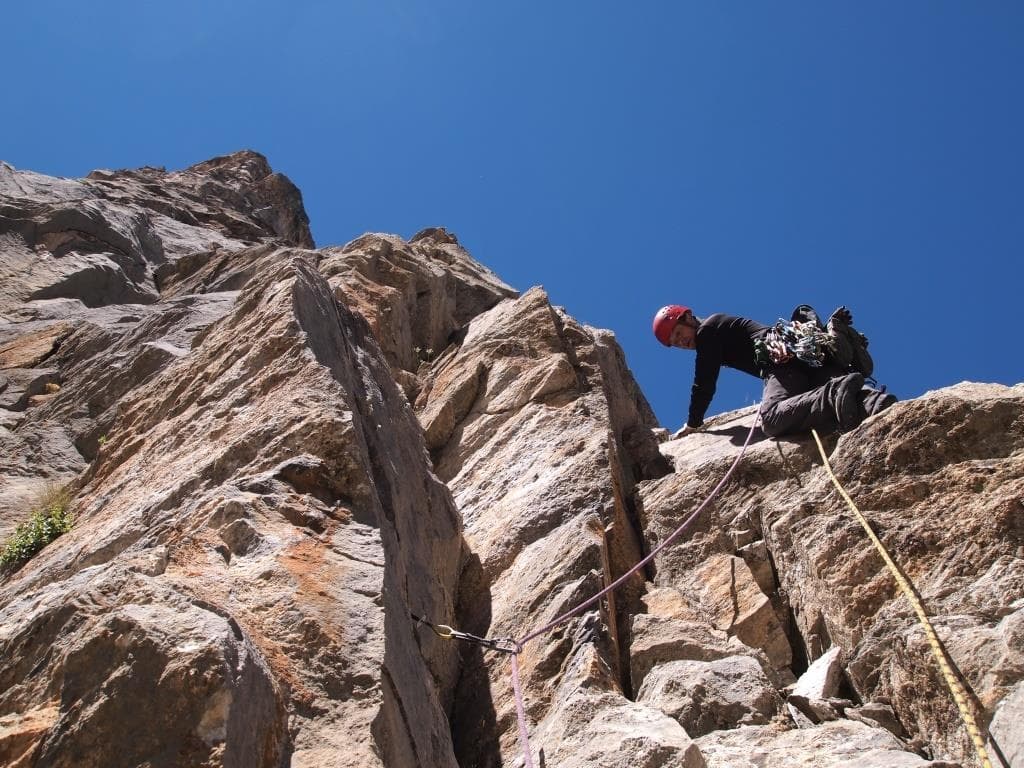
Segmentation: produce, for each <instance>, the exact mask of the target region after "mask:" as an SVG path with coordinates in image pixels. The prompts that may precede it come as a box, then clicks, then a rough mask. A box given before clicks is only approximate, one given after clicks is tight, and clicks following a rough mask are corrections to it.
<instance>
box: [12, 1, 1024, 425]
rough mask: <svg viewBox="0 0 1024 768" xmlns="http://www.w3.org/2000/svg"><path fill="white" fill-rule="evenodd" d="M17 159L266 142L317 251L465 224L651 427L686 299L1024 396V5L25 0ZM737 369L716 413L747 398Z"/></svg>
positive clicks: (41, 167)
mask: <svg viewBox="0 0 1024 768" xmlns="http://www.w3.org/2000/svg"><path fill="white" fill-rule="evenodd" d="M3 38H4V41H3V46H2V47H0V66H2V67H3V71H4V72H5V73H6V75H7V76H6V78H5V87H4V94H3V97H2V98H3V102H2V103H3V107H2V114H0V159H3V160H6V161H7V162H10V163H12V164H13V165H15V166H16V167H19V168H24V169H32V170H37V171H40V172H44V173H49V174H54V175H61V176H73V177H75V176H82V175H84V174H86V173H88V172H89V171H90V170H92V169H94V168H121V167H135V166H139V165H164V166H167V167H168V168H170V169H178V168H182V167H185V166H187V165H190V164H192V163H195V162H198V161H201V160H204V159H207V158H209V157H212V156H214V155H218V154H224V153H227V152H231V151H234V150H238V149H243V148H251V149H255V150H258V151H260V152H262V153H263V154H265V155H267V157H268V158H269V159H270V162H271V164H272V165H273V166H274V168H275V169H276V170H279V171H281V172H283V173H285V174H287V175H288V176H289V177H291V179H292V180H293V181H295V183H296V184H298V186H299V187H300V189H301V190H302V192H303V195H304V199H305V203H306V208H307V210H308V212H309V215H310V218H311V220H312V227H313V234H314V237H315V238H316V241H317V244H318V245H320V246H324V245H331V244H340V243H344V242H347V241H348V240H350V239H352V238H354V237H356V236H358V235H360V234H361V233H363V232H366V231H383V232H393V233H397V234H399V235H402V236H405V237H408V236H410V235H412V234H413V233H414V232H415V231H417V230H418V229H420V228H422V227H425V226H445V227H447V228H448V229H450V230H451V231H453V232H455V233H456V234H457V235H458V236H459V238H460V240H461V241H462V243H463V244H464V245H465V246H466V247H467V248H468V249H469V250H470V252H471V253H472V254H473V255H474V256H475V257H476V258H477V259H478V260H480V261H482V262H484V263H485V264H487V265H488V266H489V267H491V268H492V269H494V270H495V271H496V272H497V273H498V274H499V275H500V276H501V277H502V278H503V279H504V280H505V281H506V282H508V283H510V284H511V285H513V286H514V287H516V288H518V289H520V290H525V289H527V288H529V287H530V286H531V285H536V284H542V285H544V287H545V288H546V289H547V290H548V292H549V294H550V295H551V298H552V301H553V302H554V303H555V304H558V305H561V306H564V307H565V308H566V309H567V310H568V311H569V313H570V314H572V315H574V316H575V317H576V318H578V319H580V320H582V321H583V322H586V323H588V324H591V325H596V326H600V327H605V328H610V329H612V330H613V331H614V332H615V333H616V335H617V336H618V339H619V342H620V343H621V344H622V346H623V348H624V349H625V352H626V357H627V360H628V362H629V364H630V366H631V368H632V369H633V371H634V373H635V374H636V376H637V378H638V380H639V382H640V384H641V386H642V388H643V390H644V392H645V393H646V394H647V396H648V398H649V399H650V401H651V403H652V405H653V406H654V408H655V411H656V412H657V414H658V416H659V418H660V420H661V421H662V423H663V424H664V425H665V426H668V427H670V428H676V427H678V426H679V425H680V424H681V423H682V422H683V421H684V417H685V408H686V405H687V403H688V400H689V387H690V382H691V377H692V371H693V355H692V353H687V352H683V351H679V350H666V349H664V348H662V347H660V346H659V345H658V343H657V341H656V340H655V339H654V337H653V336H652V335H651V331H650V321H651V316H652V315H653V313H654V311H655V310H656V309H657V308H658V307H659V306H660V305H662V304H665V303H685V304H689V305H691V306H692V307H693V308H694V309H695V311H696V312H697V314H698V315H707V314H710V313H712V312H716V311H723V312H728V313H732V314H741V315H747V316H749V317H753V318H755V319H759V320H761V321H762V322H771V321H773V320H774V319H775V318H776V317H778V316H780V315H785V314H787V313H788V312H789V310H790V309H791V308H792V307H793V306H794V305H795V304H798V303H801V302H805V301H806V302H809V303H811V304H814V305H815V306H816V307H818V309H819V310H821V311H822V312H823V313H825V314H827V313H828V312H830V311H831V310H832V309H833V308H834V307H835V306H837V305H839V304H847V305H849V306H850V307H851V308H852V309H853V312H854V316H855V319H856V321H857V325H858V326H859V327H860V328H861V330H863V331H864V332H865V333H867V334H868V336H870V337H871V340H872V346H871V349H872V352H873V353H874V355H875V360H876V365H877V372H878V376H879V378H880V380H882V381H883V382H885V383H886V384H888V385H889V388H890V389H891V390H892V391H894V392H896V393H897V394H898V395H902V396H907V397H909V396H915V395H918V394H921V393H922V392H924V391H926V390H928V389H933V388H937V387H942V386H945V385H948V384H952V383H955V382H958V381H961V380H964V379H972V380H979V381H998V382H1003V383H1014V382H1017V381H1021V380H1024V362H1022V360H1024V357H1022V347H1024V345H1022V344H1021V340H1020V338H1019V334H1018V332H1017V329H1018V327H1019V326H1020V320H1019V318H1018V311H1019V304H1020V298H1019V297H1020V293H1021V286H1022V280H1021V277H1022V271H1024V268H1022V267H1021V264H1020V262H1021V257H1022V256H1024V3H1021V2H1019V1H1017V2H995V1H993V2H976V1H973V0H972V1H967V0H964V2H957V3H952V2H943V1H941V0H927V1H907V2H897V3H890V2H858V3H850V2H843V3H839V2H819V1H818V0H815V1H813V2H811V1H808V2H802V3H792V2H773V3H726V2H703V3H696V2H682V1H680V0H674V1H671V2H669V1H667V0H666V1H665V2H644V1H643V0H638V2H632V3H624V2H604V1H602V0H593V1H590V2H568V1H567V2H533V1H529V2H522V1H520V2H504V3H489V2H479V0H477V1H475V2H473V1H470V0H432V1H431V2H426V1H425V0H424V1H423V2H406V1H405V0H360V1H359V2H341V1H338V2H307V1H305V0H292V1H291V2H287V3H286V2H266V1H254V0H246V1H245V2H242V1H241V0H238V1H237V2H217V1H216V0H202V1H200V0H179V1H178V2H174V3H168V2H145V1H144V0H131V1H130V2H125V1H113V0H111V1H104V0H97V2H93V3H84V2H81V1H80V0H62V1H61V2H54V1H53V0H34V1H33V2H31V3H28V2H24V3H9V4H7V7H5V9H4V35H3ZM759 396H760V386H759V382H758V381H757V380H756V379H753V378H750V377H748V376H746V375H744V374H741V373H738V372H733V371H728V370H725V371H723V373H722V378H721V380H720V384H719V394H718V396H717V397H716V399H715V402H714V403H713V404H712V407H711V411H710V413H715V412H718V411H721V410H727V409H730V408H734V407H739V406H742V405H745V404H749V403H753V402H756V401H757V400H758V398H759Z"/></svg>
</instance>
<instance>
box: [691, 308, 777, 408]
mask: <svg viewBox="0 0 1024 768" xmlns="http://www.w3.org/2000/svg"><path fill="white" fill-rule="evenodd" d="M767 330H768V326H765V325H761V324H760V323H758V322H755V321H754V320H748V319H747V318H745V317H734V316H733V315H723V314H720V313H719V314H715V315H711V316H710V317H708V318H707V319H705V320H702V321H701V324H700V327H699V328H697V363H696V367H695V369H694V372H693V389H692V390H691V392H690V414H689V418H688V419H687V421H686V423H687V424H689V425H690V426H691V427H699V426H701V425H702V424H703V423H704V414H705V413H706V412H707V410H708V406H709V405H711V399H712V398H713V397H714V396H715V386H716V385H717V384H718V372H719V371H720V370H721V368H722V366H723V365H725V366H728V367H729V368H735V369H736V370H738V371H743V372H744V373H749V374H750V375H751V376H757V377H758V378H761V370H760V367H759V366H758V364H757V360H756V359H755V358H754V340H755V339H758V338H760V337H761V336H763V335H764V334H765V332H766V331H767Z"/></svg>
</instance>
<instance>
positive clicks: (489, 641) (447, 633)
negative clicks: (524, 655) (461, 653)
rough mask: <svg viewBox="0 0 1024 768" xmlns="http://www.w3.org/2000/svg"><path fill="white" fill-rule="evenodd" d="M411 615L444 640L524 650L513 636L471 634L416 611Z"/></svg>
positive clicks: (506, 649)
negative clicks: (428, 618) (435, 621)
mask: <svg viewBox="0 0 1024 768" xmlns="http://www.w3.org/2000/svg"><path fill="white" fill-rule="evenodd" d="M409 616H410V617H412V620H413V621H415V622H416V623H417V624H422V625H424V626H426V627H428V628H429V629H430V630H431V631H432V632H433V633H434V634H435V635H437V636H438V637H440V638H441V639H443V640H462V641H463V642H465V643H473V644H474V645H480V646H483V647H484V648H489V649H490V650H492V651H500V652H501V653H511V654H516V653H520V652H521V651H522V650H523V647H522V646H521V645H519V643H517V642H516V641H515V640H513V639H512V638H511V637H478V636H477V635H471V634H470V633H469V632H460V631H459V630H457V629H452V628H451V627H449V626H448V625H447V624H432V623H431V622H429V621H427V619H425V618H423V617H422V616H417V615H416V614H415V613H410V614H409Z"/></svg>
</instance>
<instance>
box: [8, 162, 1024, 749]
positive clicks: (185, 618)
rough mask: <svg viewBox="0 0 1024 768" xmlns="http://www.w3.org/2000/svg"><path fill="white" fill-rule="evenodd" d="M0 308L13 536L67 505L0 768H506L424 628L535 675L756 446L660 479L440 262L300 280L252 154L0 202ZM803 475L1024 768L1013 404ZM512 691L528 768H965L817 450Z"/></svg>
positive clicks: (499, 723) (309, 248)
mask: <svg viewBox="0 0 1024 768" xmlns="http://www.w3.org/2000/svg"><path fill="white" fill-rule="evenodd" d="M0 286H2V288H0V533H2V534H4V535H6V534H8V533H10V532H11V531H12V530H13V529H14V527H15V526H16V525H17V524H18V523H20V522H22V521H23V520H25V519H26V518H27V517H28V515H29V513H30V512H31V510H32V506H33V503H34V502H35V500H36V499H37V498H38V496H39V494H40V493H41V492H42V491H43V490H44V489H45V488H46V487H47V486H50V485H54V484H56V485H65V484H66V485H69V486H70V488H71V491H72V493H73V504H72V509H73V512H74V515H75V520H76V522H75V525H74V527H73V529H72V530H71V531H70V532H69V533H66V534H64V535H63V536H61V537H60V538H59V539H57V540H56V541H55V542H53V543H52V544H50V545H49V546H47V547H46V548H45V549H43V550H42V551H41V552H40V553H39V554H38V555H36V556H35V557H34V558H33V559H32V560H30V561H29V562H28V563H27V564H25V565H23V566H22V567H20V568H19V569H17V570H12V569H7V570H6V571H5V572H3V574H2V576H0V763H2V764H3V765H11V766H19V767H28V766H137V765H149V766H153V767H154V768H155V767H157V766H168V767H169V766H197V765H203V766H215V765H224V766H239V767H242V766H246V767H247V766H268V768H269V767H273V768H277V767H278V766H286V765H287V766H316V767H317V768H328V767H331V766H372V765H381V766H389V767H390V766H394V767H396V768H404V766H423V767H424V768H426V767H427V766H430V767H434V766H452V768H454V766H462V768H471V767H472V768H492V767H493V768H497V766H515V765H522V755H521V748H520V745H519V743H518V736H517V719H516V714H515V703H514V698H513V695H512V688H511V683H510V658H509V656H507V655H505V654H502V653H499V652H496V651H492V650H485V649H483V648H481V647H480V646H478V645H473V644H468V643H459V642H457V641H452V640H445V639H442V638H439V637H438V636H437V635H436V634H435V633H434V632H432V631H431V630H430V628H429V627H428V626H427V625H425V624H417V623H415V622H414V621H413V620H412V615H416V616H421V617H425V618H427V619H428V620H429V621H431V622H433V623H435V624H446V625H450V626H453V627H456V628H457V629H460V630H462V631H465V632H470V633H473V634H476V635H480V636H486V637H512V638H519V639H522V638H524V637H525V636H526V635H528V634H530V633H531V632H533V631H534V630H536V629H538V628H539V627H541V626H543V625H544V624H546V623H547V622H549V621H550V620H552V619H553V618H555V617H556V616H559V615H560V614H562V613H563V612H565V611H566V610H568V609H570V608H572V607H574V606H576V605H578V604H579V603H580V602H581V601H583V600H585V599H587V598H589V597H591V596H593V595H595V594H597V592H598V591H600V590H601V589H602V588H603V586H604V585H606V584H608V583H610V582H611V581H612V580H614V579H616V578H618V577H619V576H620V575H622V574H624V573H625V572H626V571H628V570H629V569H630V567H631V566H632V565H633V564H634V563H636V562H637V561H638V560H639V559H640V558H641V557H642V556H643V555H644V554H645V553H646V552H648V551H650V550H651V548H652V547H654V546H656V545H657V544H658V543H659V542H660V541H662V540H664V538H665V537H667V536H668V535H669V534H670V533H671V532H672V531H673V530H674V529H675V528H676V526H677V525H678V524H679V523H680V522H681V521H682V520H683V519H684V518H685V517H686V516H687V515H689V514H690V512H692V511H693V510H694V509H695V508H696V507H697V506H698V505H699V504H700V503H701V502H702V501H703V500H704V498H705V497H706V496H707V494H708V493H709V492H710V490H711V488H712V487H713V486H714V485H715V484H716V483H717V482H718V481H719V480H720V479H721V477H722V475H723V474H724V473H725V472H726V470H727V469H728V466H729V465H730V463H731V462H732V460H733V459H734V458H735V456H736V454H737V453H738V452H739V451H740V446H741V444H742V443H743V440H744V439H745V437H746V434H747V431H748V429H749V428H750V426H751V424H752V423H753V420H754V418H755V414H754V411H753V409H746V410H743V411H737V412H734V413H730V414H723V415H721V416H719V417H716V418H715V419H712V420H710V421H709V428H708V430H707V431H705V432H703V433H698V434H694V435H691V436H687V437H686V438H683V439H680V440H676V441H671V442H664V441H663V440H664V438H663V436H664V432H663V431H662V430H659V429H658V425H657V423H656V420H655V418H654V415H653V413H652V412H651V409H650V407H649V406H648V404H647V402H646V400H645V399H644V396H643V394H642V393H641V392H640V390H639V388H638V387H637V385H636V382H635V381H634V380H633V377H632V375H631V374H630V372H629V368H628V366H627V364H626V359H625V356H624V354H623V351H622V350H621V349H620V348H619V346H618V344H617V343H616V341H615V339H614V337H613V336H612V334H610V333H609V332H607V331H602V330H599V329H595V328H590V327H588V326H585V325H582V324H580V323H578V322H577V321H575V320H574V319H573V318H572V317H570V316H569V315H567V314H566V312H565V311H564V310H563V309H561V308H560V307H557V306H553V305H552V304H551V303H550V301H549V298H548V296H547V294H546V293H545V292H544V290H543V289H542V288H540V287H535V288H531V289H530V290H528V291H526V292H525V293H522V294H520V293H519V292H517V291H515V290H514V289H512V288H510V287H509V286H507V285H505V284H504V283H503V282H502V281H501V280H500V278H499V277H497V276H496V275H494V274H493V273H492V272H490V271H489V270H488V269H487V268H485V267H483V266H482V265H480V264H479V263H477V262H476V261H474V260H473V258H472V257H471V256H470V255H469V254H468V253H467V252H466V251H465V249H463V248H462V246H461V245H460V244H459V243H458V240H457V238H456V237H455V236H454V235H453V234H451V233H449V232H447V231H445V230H444V229H441V228H429V229H425V230H423V231H421V232H419V233H417V234H415V235H414V236H412V237H411V238H410V239H409V240H403V239H402V238H400V237H397V236H394V235H385V234H367V235H364V236H362V237H360V238H358V239H356V240H354V241H352V242H351V243H348V244H347V245H344V246H341V247H330V248H323V249H315V248H314V244H313V242H312V239H311V238H310V235H309V228H308V220H307V219H306V215H305V212H304V210H303V208H302V203H301V195H300V194H299V192H298V190H297V189H295V187H294V186H293V185H292V184H291V182H289V181H288V180H287V179H286V178H285V177H283V176H281V175H280V174H277V173H274V172H273V171H272V169H271V168H270V167H269V165H268V164H267V162H266V160H265V159H264V158H263V157H262V156H260V155H258V154H256V153H254V152H240V153H236V154H234V155H229V156H226V157H222V158H216V159H214V160H210V161H207V162H205V163H200V164H198V165H195V166H192V167H191V168H188V169H186V170H184V171H179V172H170V173H169V172H166V171H164V170H162V169H153V168H143V169H139V170H133V171H114V172H111V171H97V172H94V173H93V174H90V176H89V177H88V178H86V179H82V180H68V179H54V178H50V177H45V176H41V175H39V174H34V173H31V172H24V171H17V170H15V169H13V168H11V167H10V166H8V165H5V164H0ZM659 441H661V442H659ZM826 447H827V450H828V451H829V452H830V454H831V461H832V463H833V466H834V467H835V470H836V472H837V474H838V475H839V477H840V479H841V480H842V482H843V483H844V484H845V485H846V487H847V488H848V490H849V491H850V493H851V494H852V495H853V497H854V498H855V499H856V500H857V502H858V504H859V506H860V507H861V509H862V510H863V511H864V512H865V514H866V515H867V516H868V517H869V518H870V519H871V521H872V524H873V525H874V526H875V529H876V531H877V532H878V533H879V535H880V536H881V537H882V539H883V540H884V541H885V543H886V545H887V546H888V547H889V548H890V550H891V551H892V554H893V556H894V557H895V559H896V560H897V562H899V563H900V564H901V566H902V567H903V569H904V571H905V572H906V574H907V575H908V576H909V577H910V578H911V579H912V580H913V581H914V583H915V585H916V587H917V589H918V590H919V592H920V593H921V596H922V598H923V599H924V602H925V604H926V606H927V608H928V611H929V613H930V614H931V616H932V620H933V623H934V624H935V626H936V629H937V631H938V632H939V634H940V636H941V637H942V639H943V641H944V643H945V644H946V647H947V648H948V650H949V653H950V655H951V658H952V660H953V662H954V663H955V664H956V666H957V667H958V669H959V670H960V672H961V673H962V675H963V677H964V680H965V682H966V684H967V685H968V687H969V690H970V695H971V697H972V701H971V704H972V706H973V707H974V708H975V711H976V714H977V716H978V719H979V723H980V724H981V725H982V726H983V727H984V728H987V727H988V726H989V724H990V723H991V729H992V734H993V736H994V738H995V741H996V742H998V745H999V747H1001V748H1002V752H1003V753H1004V754H1005V755H1006V757H1007V759H1008V761H1009V764H1010V765H1014V766H1018V768H1020V766H1019V763H1020V759H1021V757H1020V756H1021V754H1022V751H1024V750H1022V747H1021V742H1020V735H1019V734H1020V732H1021V729H1020V727H1019V722H1020V717H1019V715H1020V713H1021V710H1022V707H1021V700H1022V695H1021V691H1022V690H1024V454H1022V449H1024V384H1019V385H1017V386H1015V387H1006V386H1001V385H993V384H972V383H963V384H959V385H956V386H953V387H949V388H946V389H943V390H939V391H937V392H933V393H929V394H928V395H926V396H924V397H921V398H918V399H916V400H912V401H908V402H904V403H899V404H897V405H896V406H894V407H893V408H891V409H889V410H888V411H886V412H885V413H883V414H881V415H880V416H877V417H874V418H872V419H870V420H869V421H867V422H865V423H864V424H863V425H862V426H861V427H859V428H858V429H856V430H854V431H853V432H850V433H848V434H845V435H843V436H842V437H841V438H838V437H836V436H827V437H826ZM819 659H820V662H819V663H818V664H816V665H813V667H812V663H813V662H815V661H816V660H819ZM519 664H520V667H521V679H522V683H523V693H524V699H525V712H526V720H527V728H528V730H529V732H530V737H531V743H532V747H533V753H534V765H558V766H563V767H564V766H571V767H573V768H584V767H586V766H590V767H592V768H597V766H645V767H646V768H660V767H667V766H683V767H686V768H700V767H701V766H710V767H712V768H714V766H723V767H724V766H758V767H760V766H799V765H815V766H832V765H834V766H840V765H842V766H863V768H872V767H873V766H879V767H880V768H881V766H918V765H922V766H923V765H934V766H946V767H948V766H952V765H957V764H959V765H965V766H971V765H975V764H976V759H975V757H974V753H973V750H972V749H971V746H970V743H969V741H968V740H967V737H966V733H965V731H964V728H963V726H962V724H961V722H960V719H959V714H958V712H957V710H956V708H955V706H954V705H953V703H952V701H951V699H950V697H949V695H948V693H947V692H946V690H945V687H944V684H943V682H942V680H941V678H940V675H939V672H938V670H937V668H936V666H935V663H934V661H933V660H932V658H931V655H930V651H929V648H928V645H927V643H926V642H925V639H924V636H923V633H922V631H921V630H920V628H919V627H918V625H917V622H916V619H915V617H914V616H913V612H912V610H911V609H910V606H909V605H908V604H907V602H906V600H905V599H903V598H902V597H900V595H899V594H898V591H897V589H896V586H895V584H894V582H893V580H892V578H891V576H890V575H889V574H888V572H887V570H886V569H885V566H884V564H883V563H882V561H881V559H880V558H879V557H878V555H877V554H876V553H875V552H874V550H873V548H872V547H871V545H870V543H869V541H868V539H867V538H866V536H865V535H864V533H863V531H862V530H861V529H860V526H859V525H858V524H857V523H856V521H855V520H854V519H852V517H851V516H850V514H849V512H848V511H847V510H846V508H845V505H844V504H843V503H842V501H841V499H839V498H838V496H837V495H836V494H835V492H834V490H833V489H832V486H831V483H830V482H829V480H828V478H827V476H826V474H825V472H824V471H823V469H822V468H821V467H820V458H819V457H818V455H817V450H816V448H815V447H814V444H813V442H812V441H810V440H807V439H789V440H780V441H769V440H765V439H764V438H763V435H761V434H760V433H759V432H758V433H756V434H755V441H754V443H753V444H752V446H751V447H750V448H749V449H748V452H747V455H746V456H745V457H744V459H743V461H742V462H741V463H740V465H739V466H738V468H737V470H736V473H735V475H734V476H733V479H732V480H731V481H730V482H729V484H728V485H727V486H726V487H725V488H724V490H723V492H722V494H721V496H720V498H719V499H718V500H716V501H715V502H714V503H712V504H711V505H710V506H709V507H708V508H707V509H706V510H705V512H704V514H703V515H702V516H701V517H700V518H699V519H698V520H697V521H696V523H695V524H694V526H693V527H692V528H691V529H690V530H689V532H688V533H687V534H685V535H684V536H682V537H681V538H680V539H679V540H678V541H676V542H674V543H673V544H672V545H671V546H669V547H668V548H666V549H665V550H663V551H662V552H661V553H660V554H659V556H658V557H657V558H656V559H655V560H654V562H653V563H651V564H650V565H649V566H648V567H647V568H646V569H644V570H643V571H641V572H640V573H638V574H636V575H634V576H633V577H631V578H630V579H628V580H627V581H626V582H625V584H624V585H623V586H622V587H621V588H620V589H618V590H617V591H616V592H615V593H613V594H612V595H611V596H609V597H606V598H604V599H602V600H601V601H599V602H597V603H595V604H593V605H591V606H590V607H589V608H588V609H586V610H584V611H582V612H580V613H579V615H576V616H574V617H573V618H571V619H570V620H568V621H567V622H566V623H564V624H561V625H559V626H557V627H556V628H554V629H552V630H551V631H550V632H548V633H545V634H543V635H541V636H539V637H537V638H535V639H532V640H530V641H529V642H527V643H526V644H525V646H524V648H523V651H522V653H521V654H520V655H519ZM808 667H812V668H811V670H810V671H809V672H807V670H808ZM805 672H807V674H805ZM798 678H800V680H799V683H798V682H797V680H798ZM787 699H788V701H787ZM993 746H994V745H993ZM995 764H998V762H996V763H995Z"/></svg>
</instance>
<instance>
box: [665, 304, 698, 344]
mask: <svg viewBox="0 0 1024 768" xmlns="http://www.w3.org/2000/svg"><path fill="white" fill-rule="evenodd" d="M668 343H669V344H671V345H672V346H673V347H679V349H696V348H697V323H696V321H695V320H694V319H693V315H691V314H690V313H689V312H687V313H686V314H685V315H683V317H682V319H681V320H680V321H679V322H678V323H676V327H675V328H673V329H672V335H671V336H670V337H669V340H668Z"/></svg>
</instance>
